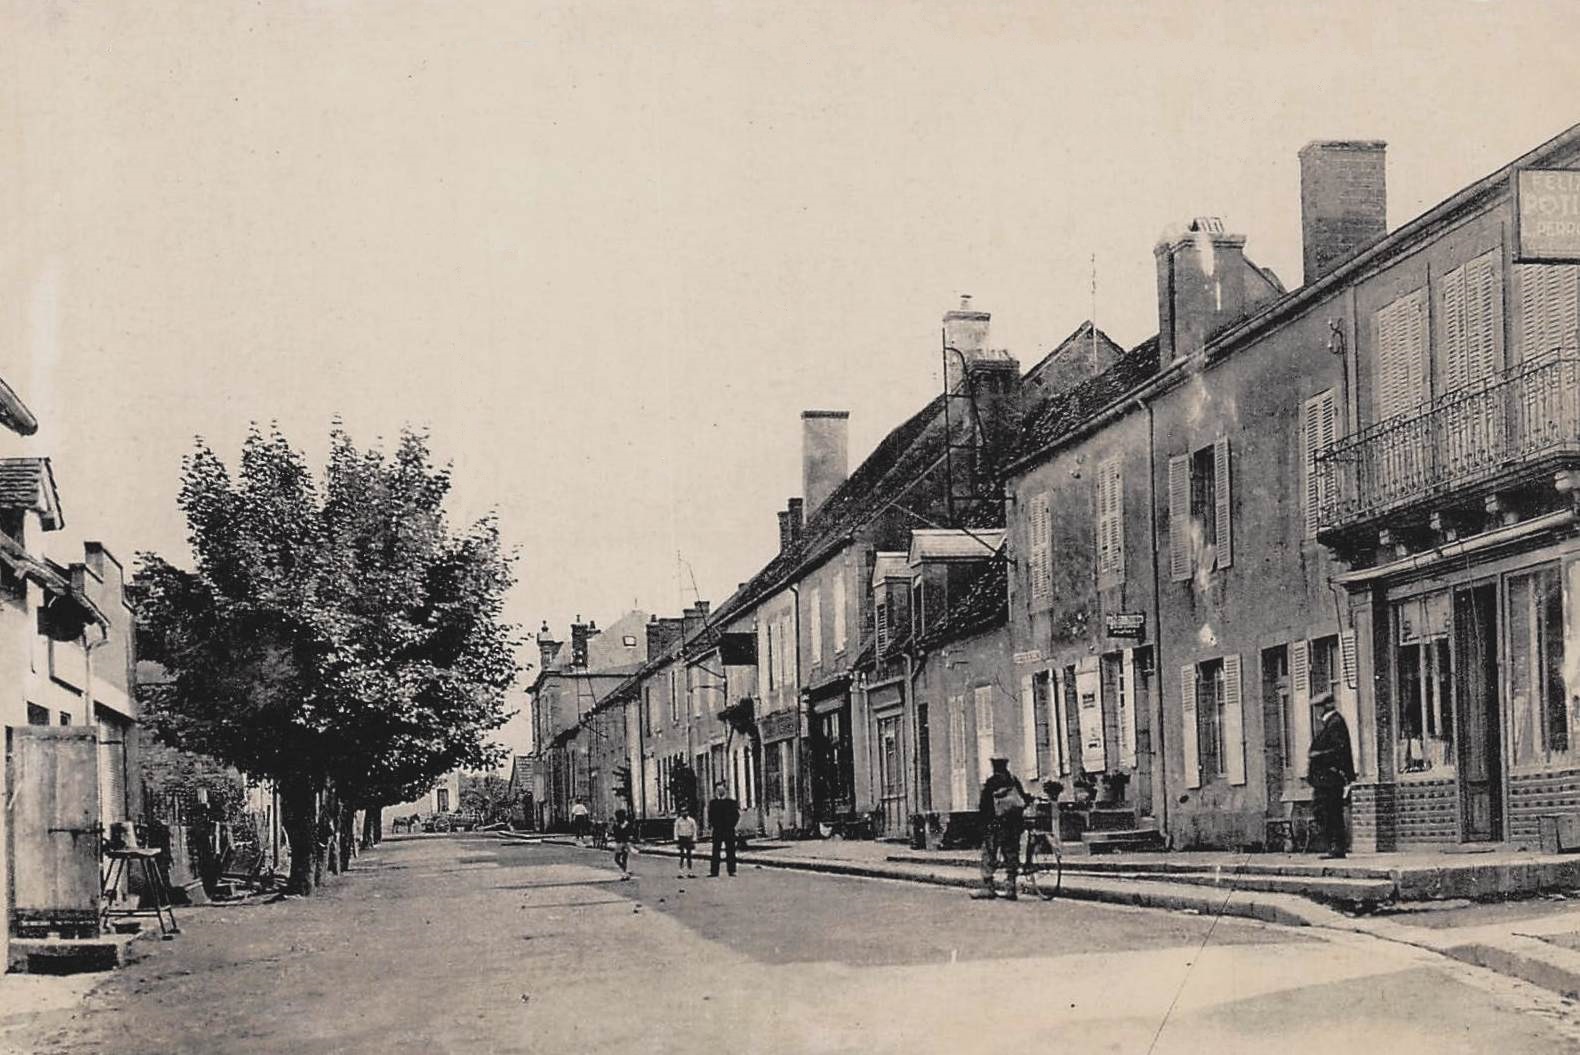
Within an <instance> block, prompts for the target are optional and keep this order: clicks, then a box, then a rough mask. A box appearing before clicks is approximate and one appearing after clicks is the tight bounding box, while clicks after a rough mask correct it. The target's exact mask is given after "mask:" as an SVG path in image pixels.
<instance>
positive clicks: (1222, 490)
mask: <svg viewBox="0 0 1580 1055" xmlns="http://www.w3.org/2000/svg"><path fill="white" fill-rule="evenodd" d="M1212 473H1213V486H1214V488H1215V489H1216V491H1217V494H1215V495H1214V496H1213V501H1214V502H1215V503H1216V504H1217V510H1216V514H1215V516H1216V519H1217V521H1218V525H1217V526H1218V537H1217V538H1216V539H1215V540H1214V544H1215V546H1216V548H1217V550H1218V565H1217V566H1218V567H1220V568H1227V567H1228V566H1229V565H1231V564H1233V563H1234V523H1233V513H1234V502H1233V501H1231V499H1230V495H1229V437H1227V436H1219V437H1218V438H1217V440H1215V441H1214V442H1213V445H1212Z"/></svg>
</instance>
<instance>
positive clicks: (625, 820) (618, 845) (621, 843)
mask: <svg viewBox="0 0 1580 1055" xmlns="http://www.w3.org/2000/svg"><path fill="white" fill-rule="evenodd" d="M635 828H636V825H634V824H632V823H631V818H630V816H629V815H628V814H627V813H626V812H625V810H615V811H614V823H612V824H610V825H609V838H610V839H612V840H614V863H615V864H617V865H619V866H620V879H621V880H622V881H623V880H627V879H630V878H631V869H630V868H628V867H627V865H628V864H629V863H630V861H631V837H632V835H633V834H634V830H635Z"/></svg>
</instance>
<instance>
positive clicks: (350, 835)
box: [340, 802, 357, 872]
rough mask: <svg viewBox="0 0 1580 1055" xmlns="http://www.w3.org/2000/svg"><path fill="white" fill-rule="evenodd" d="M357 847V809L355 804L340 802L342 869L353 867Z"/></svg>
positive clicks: (343, 870)
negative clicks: (352, 861) (352, 859)
mask: <svg viewBox="0 0 1580 1055" xmlns="http://www.w3.org/2000/svg"><path fill="white" fill-rule="evenodd" d="M356 848H357V810H356V807H355V806H352V805H350V804H348V803H344V802H342V803H341V804H340V871H341V872H345V871H347V870H349V869H350V868H351V856H352V854H353V853H354V852H355V851H356Z"/></svg>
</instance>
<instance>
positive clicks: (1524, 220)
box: [1514, 169, 1580, 264]
mask: <svg viewBox="0 0 1580 1055" xmlns="http://www.w3.org/2000/svg"><path fill="white" fill-rule="evenodd" d="M1514 201H1515V206H1516V208H1515V242H1514V247H1515V248H1514V258H1515V259H1516V260H1518V261H1520V262H1522V263H1550V264H1565V263H1580V169H1520V171H1519V172H1518V173H1517V174H1516V175H1515V183H1514Z"/></svg>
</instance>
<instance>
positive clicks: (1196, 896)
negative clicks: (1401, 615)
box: [499, 832, 1580, 999]
mask: <svg viewBox="0 0 1580 1055" xmlns="http://www.w3.org/2000/svg"><path fill="white" fill-rule="evenodd" d="M499 834H500V835H501V837H504V838H515V839H523V838H525V839H527V840H528V841H548V842H553V843H558V844H563V845H575V840H574V839H570V838H566V837H558V836H522V835H519V834H517V833H509V832H502V833H499ZM707 849H708V848H707V846H706V844H704V845H702V846H699V847H698V853H697V856H698V858H699V859H700V860H701V861H702V863H704V864H705V863H706V857H707ZM600 852H601V851H600ZM639 852H640V853H642V854H646V855H649V856H657V857H676V856H678V854H677V852H676V851H675V849H674V848H673V846H672V845H666V844H644V845H642V846H641V847H640V848H639ZM1459 856H1465V857H1469V856H1474V857H1475V858H1476V860H1474V861H1469V862H1467V861H1460V860H1454V858H1456V857H1459ZM737 859H738V862H739V864H740V865H741V866H743V867H763V868H786V869H797V870H802V871H811V872H823V873H827V874H831V875H850V876H860V877H864V878H871V879H887V880H898V881H903V882H913V883H931V884H935V885H940V886H954V887H961V888H972V887H975V886H977V885H978V884H979V883H980V882H981V878H980V876H979V873H978V866H977V858H976V856H975V855H974V854H970V853H967V852H965V851H958V850H957V851H938V852H926V851H915V850H908V849H905V848H904V847H903V845H901V844H896V843H884V842H872V841H862V840H842V839H826V840H808V841H804V842H802V841H797V842H788V843H755V844H754V845H753V848H752V849H751V850H749V851H747V852H744V853H742V854H740V855H739V856H738V858H737ZM1445 859H1446V860H1445ZM1577 869H1580V860H1576V859H1575V858H1573V857H1555V856H1552V855H1539V854H1518V853H1497V854H1476V855H1452V854H1369V855H1362V856H1356V857H1351V858H1349V859H1347V860H1345V861H1342V862H1321V861H1317V860H1314V859H1312V858H1310V857H1300V856H1295V855H1282V854H1250V855H1247V854H1228V853H1167V854H1126V855H1114V856H1112V857H1104V858H1098V859H1096V860H1094V859H1092V858H1089V857H1074V858H1070V857H1067V858H1065V862H1064V877H1063V883H1062V885H1061V887H1060V892H1059V896H1060V897H1061V898H1070V899H1074V900H1083V901H1099V902H1107V903H1110V904H1118V905H1131V906H1135V907H1140V908H1157V909H1167V910H1172V911H1176V912H1190V913H1198V914H1201V915H1225V916H1238V917H1243V918H1248V919H1257V920H1262V921H1264V922H1267V923H1277V924H1281V925H1284V926H1295V927H1321V928H1326V929H1329V930H1338V931H1345V932H1350V933H1357V934H1366V935H1370V936H1372V937H1375V938H1379V939H1382V940H1385V941H1393V942H1398V943H1401V944H1405V945H1411V946H1414V947H1416V948H1420V949H1425V950H1429V951H1432V952H1436V953H1439V954H1441V955H1444V956H1448V957H1451V958H1453V959H1455V960H1459V961H1462V962H1464V963H1469V964H1473V965H1475V966H1478V967H1483V968H1487V969H1489V970H1492V971H1495V972H1497V973H1499V974H1503V975H1507V976H1509V977H1513V978H1519V979H1522V980H1524V981H1526V982H1530V983H1532V984H1534V985H1538V986H1541V987H1542V988H1544V989H1548V990H1551V991H1553V992H1556V993H1559V994H1561V995H1564V996H1570V997H1575V998H1577V999H1580V897H1577V898H1576V900H1573V901H1571V900H1569V899H1568V898H1566V897H1563V896H1562V895H1549V896H1548V897H1547V898H1543V897H1532V896H1530V895H1532V894H1533V893H1534V892H1535V891H1536V890H1537V889H1539V888H1542V887H1543V886H1544V885H1545V886H1547V887H1552V888H1556V887H1557V886H1558V884H1559V882H1560V881H1561V880H1562V879H1563V878H1564V877H1566V876H1569V877H1573V876H1575V875H1576V874H1577V871H1576V870H1577ZM1269 881H1272V882H1269ZM1279 883H1282V884H1283V886H1284V888H1283V889H1265V887H1268V886H1277V885H1278V884H1279ZM1259 886H1260V887H1264V889H1251V888H1254V887H1259ZM1567 886H1568V889H1570V890H1575V889H1576V888H1577V887H1580V881H1575V880H1573V879H1571V881H1570V882H1569V883H1568V884H1567ZM1461 890H1469V891H1473V892H1475V894H1476V895H1477V896H1482V897H1486V896H1499V895H1502V896H1507V895H1509V894H1518V895H1526V898H1525V900H1519V901H1509V902H1501V903H1497V902H1494V903H1488V904H1472V903H1467V902H1466V901H1465V900H1464V899H1463V896H1460V895H1454V894H1451V893H1450V892H1452V891H1461ZM1358 891H1369V892H1370V893H1371V895H1373V896H1369V897H1355V898H1350V897H1344V896H1335V892H1343V893H1344V894H1354V893H1356V892H1358ZM1401 895H1408V896H1401ZM1314 898H1318V899H1321V898H1326V899H1327V900H1329V901H1334V900H1337V901H1345V900H1355V901H1370V902H1374V903H1383V904H1384V905H1385V906H1386V907H1385V909H1384V911H1383V912H1382V913H1381V914H1377V915H1351V914H1348V913H1345V912H1342V911H1339V910H1338V909H1336V908H1333V907H1331V906H1330V905H1329V904H1323V903H1321V901H1319V900H1314Z"/></svg>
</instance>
